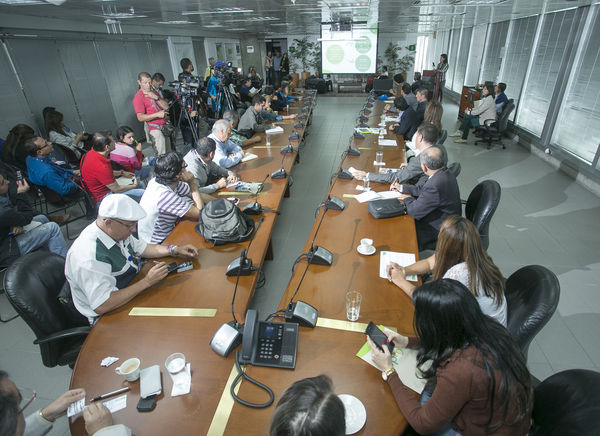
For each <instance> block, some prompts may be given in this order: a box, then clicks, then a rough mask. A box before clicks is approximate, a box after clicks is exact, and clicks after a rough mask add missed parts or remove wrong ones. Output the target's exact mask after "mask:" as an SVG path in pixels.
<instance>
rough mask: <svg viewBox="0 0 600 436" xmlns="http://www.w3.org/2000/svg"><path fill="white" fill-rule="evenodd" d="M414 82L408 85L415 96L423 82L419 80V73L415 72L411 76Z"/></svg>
mask: <svg viewBox="0 0 600 436" xmlns="http://www.w3.org/2000/svg"><path fill="white" fill-rule="evenodd" d="M413 79H414V82H413V83H412V85H410V89H411V91H412V93H413V94H416V92H417V90H418V89H419V88H421V87H423V81H422V80H421V73H419V72H415V75H414V76H413Z"/></svg>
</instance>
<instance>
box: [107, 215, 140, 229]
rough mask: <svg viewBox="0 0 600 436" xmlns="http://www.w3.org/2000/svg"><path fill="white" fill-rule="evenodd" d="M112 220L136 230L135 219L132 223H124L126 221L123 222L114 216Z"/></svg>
mask: <svg viewBox="0 0 600 436" xmlns="http://www.w3.org/2000/svg"><path fill="white" fill-rule="evenodd" d="M112 220H113V221H114V222H117V223H119V224H121V225H122V226H124V227H127V228H128V229H129V230H131V231H132V232H135V230H136V228H137V221H135V222H133V223H126V222H123V221H121V220H118V219H116V218H113V219H112Z"/></svg>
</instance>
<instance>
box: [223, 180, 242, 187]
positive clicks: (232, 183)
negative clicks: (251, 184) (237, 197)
mask: <svg viewBox="0 0 600 436" xmlns="http://www.w3.org/2000/svg"><path fill="white" fill-rule="evenodd" d="M240 183H242V182H239V181H238V182H230V183H227V186H225V187H226V188H235V187H236V186H239V184H240Z"/></svg>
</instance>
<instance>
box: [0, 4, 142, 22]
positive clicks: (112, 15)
mask: <svg viewBox="0 0 600 436" xmlns="http://www.w3.org/2000/svg"><path fill="white" fill-rule="evenodd" d="M0 1H1V0H0ZM92 16H94V17H102V18H114V19H116V20H127V19H129V18H147V17H148V15H136V14H130V13H129V12H107V13H105V14H100V15H97V14H92Z"/></svg>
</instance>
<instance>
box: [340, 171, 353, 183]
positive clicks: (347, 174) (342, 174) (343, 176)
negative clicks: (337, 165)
mask: <svg viewBox="0 0 600 436" xmlns="http://www.w3.org/2000/svg"><path fill="white" fill-rule="evenodd" d="M337 177H338V178H339V179H346V180H352V179H353V178H354V176H353V175H352V173H351V172H350V171H348V170H345V169H340V170H339V171H338V173H337Z"/></svg>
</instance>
